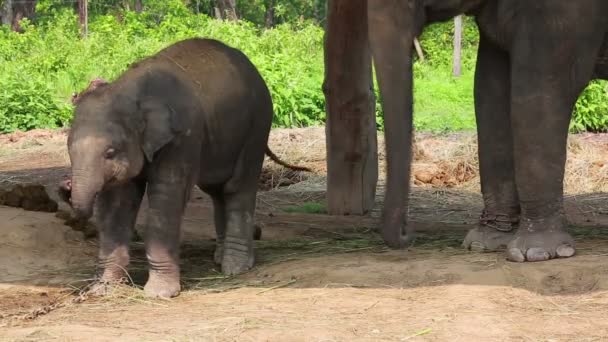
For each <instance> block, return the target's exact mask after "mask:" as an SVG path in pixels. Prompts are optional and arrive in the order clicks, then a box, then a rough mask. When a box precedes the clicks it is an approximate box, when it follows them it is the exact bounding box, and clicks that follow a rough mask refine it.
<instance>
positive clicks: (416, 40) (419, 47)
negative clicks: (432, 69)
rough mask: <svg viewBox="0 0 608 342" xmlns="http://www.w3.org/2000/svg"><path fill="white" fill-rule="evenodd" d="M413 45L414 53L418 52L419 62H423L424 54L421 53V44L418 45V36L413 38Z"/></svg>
mask: <svg viewBox="0 0 608 342" xmlns="http://www.w3.org/2000/svg"><path fill="white" fill-rule="evenodd" d="M414 47H415V48H416V53H417V54H418V58H419V59H420V61H421V62H424V54H423V53H422V46H420V42H419V41H418V38H414Z"/></svg>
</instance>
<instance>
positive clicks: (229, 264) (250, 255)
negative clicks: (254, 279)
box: [216, 239, 255, 275]
mask: <svg viewBox="0 0 608 342" xmlns="http://www.w3.org/2000/svg"><path fill="white" fill-rule="evenodd" d="M231 240H232V241H231ZM216 251H217V250H216ZM254 264H255V254H254V251H253V246H252V245H251V244H250V243H241V242H240V241H237V240H236V239H227V240H226V242H224V247H223V255H222V273H224V274H226V275H236V274H240V273H244V272H247V271H249V270H250V269H251V268H253V265H254Z"/></svg>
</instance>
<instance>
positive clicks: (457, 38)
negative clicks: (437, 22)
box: [453, 15, 462, 77]
mask: <svg viewBox="0 0 608 342" xmlns="http://www.w3.org/2000/svg"><path fill="white" fill-rule="evenodd" d="M461 50H462V15H459V16H457V17H456V18H454V65H453V71H454V77H460V74H461V71H460V69H461V63H460V59H461Z"/></svg>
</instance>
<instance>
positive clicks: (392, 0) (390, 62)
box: [368, 0, 416, 248]
mask: <svg viewBox="0 0 608 342" xmlns="http://www.w3.org/2000/svg"><path fill="white" fill-rule="evenodd" d="M415 3H416V2H414V1H401V0H368V21H369V23H368V25H369V40H370V46H371V51H372V56H373V60H374V65H375V68H376V77H377V79H378V85H379V87H380V94H381V97H382V108H383V110H384V129H385V133H384V134H385V137H386V160H387V167H386V172H387V175H386V178H387V180H386V194H385V199H384V209H383V213H382V231H381V233H382V237H383V239H384V241H385V242H386V244H387V245H389V246H390V247H392V248H403V247H406V246H407V245H409V244H410V242H411V241H412V239H413V237H414V235H413V233H414V232H413V230H412V229H411V226H408V225H406V219H407V205H408V197H409V190H410V187H409V184H410V166H411V165H410V164H411V152H412V146H411V145H412V96H413V95H412V46H413V42H414V37H415V23H416V21H415V20H414V19H415V11H416V8H415V6H416V5H415ZM404 228H405V229H404ZM408 228H409V229H408Z"/></svg>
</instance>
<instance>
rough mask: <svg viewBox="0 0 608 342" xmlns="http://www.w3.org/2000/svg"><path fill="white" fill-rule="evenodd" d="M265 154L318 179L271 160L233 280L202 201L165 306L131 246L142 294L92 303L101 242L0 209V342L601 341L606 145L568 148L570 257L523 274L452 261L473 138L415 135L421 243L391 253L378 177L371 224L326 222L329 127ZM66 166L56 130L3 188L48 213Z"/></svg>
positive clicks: (574, 140)
mask: <svg viewBox="0 0 608 342" xmlns="http://www.w3.org/2000/svg"><path fill="white" fill-rule="evenodd" d="M269 144H270V147H271V148H272V149H273V150H274V151H275V153H277V155H279V156H280V157H282V158H284V159H286V160H287V161H289V162H292V163H297V164H302V165H306V166H311V167H312V168H313V169H314V170H315V173H314V174H313V175H304V174H296V173H294V172H289V171H285V170H284V169H282V168H280V167H278V166H276V165H275V164H273V163H272V162H271V161H267V162H266V164H265V170H264V174H263V177H262V180H261V182H260V189H261V191H260V192H259V194H258V211H257V216H256V219H257V222H258V223H259V224H260V225H261V226H262V229H263V234H262V240H260V241H258V243H257V247H256V249H257V254H258V265H257V267H255V268H254V269H253V270H252V271H251V272H249V273H247V274H244V275H241V276H239V277H232V278H228V277H224V276H222V275H221V273H219V272H218V270H217V266H215V265H214V264H213V263H212V254H213V238H214V233H213V231H214V229H213V226H212V215H211V214H212V212H211V203H210V200H209V199H208V198H207V196H206V195H204V194H203V193H201V192H200V191H195V193H194V195H193V196H192V199H191V201H190V203H189V207H188V209H187V212H186V217H185V220H184V227H183V230H184V234H183V245H182V281H183V287H184V292H182V294H181V295H180V296H179V297H177V298H175V299H173V300H149V299H146V298H145V297H144V296H143V295H142V291H141V287H142V286H143V285H144V283H145V280H146V270H145V267H146V265H145V253H144V251H143V243H142V242H141V241H140V240H138V239H135V240H134V241H133V244H132V251H133V263H132V265H131V266H130V276H131V278H132V280H133V282H134V283H135V285H134V286H125V287H123V288H119V289H117V290H116V292H115V293H114V294H113V295H112V296H111V297H109V298H103V299H99V298H88V297H86V296H85V295H83V294H81V292H80V290H81V289H83V288H85V287H86V284H87V281H89V280H90V279H91V277H92V275H93V273H94V261H95V254H96V248H97V247H96V239H95V238H85V236H84V235H83V233H82V232H79V231H75V230H73V229H72V228H70V227H68V226H65V225H64V224H63V221H62V220H60V219H59V218H57V217H55V214H53V213H43V212H33V211H24V210H22V209H16V208H11V207H6V206H0V341H116V340H121V341H410V340H411V341H575V340H576V341H604V340H608V320H607V319H606V318H607V317H608V309H606V308H607V307H608V306H607V305H608V239H607V238H608V229H607V228H608V135H597V134H596V135H593V134H585V135H576V136H572V137H571V139H570V144H569V158H568V172H567V177H566V181H565V186H566V190H567V197H566V212H567V215H568V219H569V222H570V230H571V232H572V233H573V234H574V236H575V237H576V240H577V243H578V253H577V255H576V256H575V257H573V258H571V259H567V260H554V261H550V262H543V263H530V264H515V263H510V262H507V261H505V258H504V255H503V254H501V253H484V254H478V253H470V252H466V251H464V250H463V249H461V248H460V242H461V240H462V238H463V237H464V235H465V233H466V231H467V229H469V228H471V227H472V226H474V225H475V223H476V221H477V217H478V215H479V212H480V209H481V197H480V195H479V183H478V182H479V178H478V168H477V158H476V146H475V136H474V135H473V134H470V133H459V134H450V135H430V134H419V135H417V137H416V149H415V164H414V167H413V169H414V172H413V174H414V177H413V184H414V186H413V188H412V196H411V198H412V200H411V204H410V222H411V224H413V225H415V227H416V229H417V230H418V231H419V237H418V239H417V240H416V243H415V244H414V246H413V247H412V248H410V249H408V250H406V251H391V250H388V249H387V248H385V247H384V246H383V245H382V243H381V241H380V239H379V237H378V236H377V234H376V233H375V231H374V230H375V228H376V227H377V224H378V219H379V209H380V205H381V202H380V201H381V199H382V195H383V181H382V179H381V181H380V185H379V188H378V198H377V202H378V203H377V206H376V208H375V209H374V210H373V211H372V212H371V213H370V215H368V216H365V217H352V216H351V217H348V216H347V217H330V216H327V215H325V214H323V212H322V211H323V210H322V209H323V205H324V201H325V193H324V191H325V160H324V158H325V139H324V130H323V128H307V129H292V130H281V129H277V130H273V132H272V133H271V140H270V143H269ZM379 144H380V165H381V168H383V167H384V163H383V153H382V150H383V147H382V139H379ZM68 163H69V159H68V158H67V154H66V150H65V132H63V131H48V130H38V131H32V132H28V133H15V134H10V135H3V136H0V189H5V188H11V187H12V186H14V185H15V184H23V183H38V184H44V185H46V186H47V190H48V192H49V193H50V195H51V196H52V197H53V198H54V199H57V196H56V194H55V188H56V184H57V183H58V181H59V180H61V179H62V178H63V177H64V176H66V175H67V174H68V169H67V165H68ZM381 173H383V171H382V172H381ZM381 178H383V177H381ZM60 207H61V208H63V209H65V205H63V204H60ZM311 208H313V209H311ZM145 209H146V204H145V203H144V206H143V209H142V212H141V215H140V222H141V218H142V217H143V215H145ZM138 229H141V226H140V225H138Z"/></svg>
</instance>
